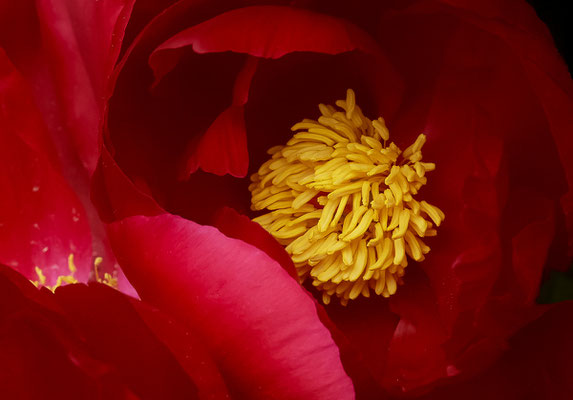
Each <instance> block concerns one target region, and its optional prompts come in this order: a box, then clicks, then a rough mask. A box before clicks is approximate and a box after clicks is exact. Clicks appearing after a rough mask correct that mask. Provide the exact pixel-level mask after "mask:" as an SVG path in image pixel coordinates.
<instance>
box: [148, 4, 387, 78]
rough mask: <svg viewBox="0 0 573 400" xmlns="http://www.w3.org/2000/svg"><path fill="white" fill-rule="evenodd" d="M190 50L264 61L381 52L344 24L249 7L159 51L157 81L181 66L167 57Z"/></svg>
mask: <svg viewBox="0 0 573 400" xmlns="http://www.w3.org/2000/svg"><path fill="white" fill-rule="evenodd" d="M185 46H192V47H193V51H195V52H196V53H213V52H225V51H233V52H237V53H245V54H250V55H252V56H255V57H262V58H280V57H282V56H284V55H285V54H288V53H292V52H295V51H297V52H304V51H307V52H316V53H324V54H340V53H344V52H347V51H352V50H358V49H359V50H363V51H365V52H368V53H376V52H377V46H376V44H375V43H374V42H373V41H372V39H371V38H370V37H369V36H368V35H367V34H366V33H365V32H364V31H362V30H361V29H360V28H358V27H356V26H355V25H353V24H350V23H349V22H347V21H345V20H343V19H339V18H335V17H330V16H328V15H323V14H318V13H314V12H310V11H307V10H303V9H299V8H292V7H280V6H253V7H245V8H240V9H237V10H232V11H228V12H226V13H223V14H220V15H218V16H216V17H215V18H212V19H210V20H208V21H205V22H202V23H200V24H198V25H196V26H193V27H191V28H188V29H186V30H184V31H183V32H181V33H179V34H177V35H175V36H174V37H172V38H171V39H169V40H167V41H166V42H165V43H163V44H162V45H161V46H159V47H158V48H157V49H156V50H155V51H154V52H153V54H152V55H151V57H150V65H151V66H152V68H153V70H154V72H155V77H156V80H158V79H161V77H163V76H164V75H165V74H166V73H167V72H169V71H170V70H171V69H172V68H173V67H174V66H175V64H176V63H177V57H174V56H173V55H171V56H170V57H166V56H165V55H163V54H162V53H163V52H165V51H166V50H174V49H180V48H182V47H185Z"/></svg>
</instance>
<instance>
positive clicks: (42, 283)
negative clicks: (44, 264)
mask: <svg viewBox="0 0 573 400" xmlns="http://www.w3.org/2000/svg"><path fill="white" fill-rule="evenodd" d="M68 270H69V271H70V274H69V275H60V276H58V278H57V279H56V284H55V285H52V286H49V285H46V276H45V275H44V272H43V270H42V268H40V267H38V266H36V268H35V271H36V275H38V280H37V281H32V283H33V284H34V286H36V287H37V288H40V287H45V288H47V289H49V290H51V291H52V292H53V291H55V290H56V289H57V288H59V287H60V286H62V285H63V284H70V283H78V280H77V279H76V278H75V277H74V275H75V273H76V271H77V270H78V269H77V267H76V264H75V263H74V255H73V254H70V255H69V256H68Z"/></svg>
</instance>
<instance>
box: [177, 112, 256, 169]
mask: <svg viewBox="0 0 573 400" xmlns="http://www.w3.org/2000/svg"><path fill="white" fill-rule="evenodd" d="M199 167H200V168H201V169H202V170H203V171H205V172H210V173H213V174H215V175H220V176H222V175H225V174H231V175H232V176H235V177H237V178H242V177H244V176H246V175H247V169H248V167H249V154H248V153H247V133H246V132H245V116H244V115H243V107H242V106H231V107H229V108H227V109H226V110H225V111H223V112H222V113H221V114H219V116H218V117H217V119H216V120H215V121H214V122H213V123H212V124H211V126H210V127H209V128H208V129H207V131H206V132H205V133H204V134H203V136H201V138H200V139H199V143H197V144H195V145H193V144H192V145H191V148H190V155H189V158H188V159H187V161H186V165H185V169H184V172H183V175H182V177H185V178H186V177H188V176H189V175H190V174H192V173H193V172H195V171H196V170H197V169H198V168H199Z"/></svg>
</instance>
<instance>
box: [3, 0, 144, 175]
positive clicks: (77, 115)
mask: <svg viewBox="0 0 573 400" xmlns="http://www.w3.org/2000/svg"><path fill="white" fill-rule="evenodd" d="M132 3H133V0H104V1H97V2H90V3H85V4H84V3H82V4H80V3H77V2H75V1H53V0H39V1H37V2H35V6H30V7H22V6H20V7H16V6H13V7H8V10H7V11H6V14H5V15H6V17H7V19H8V20H9V21H8V22H4V21H2V25H4V26H7V27H8V29H7V30H6V31H4V30H2V31H0V37H2V44H3V46H4V47H5V49H6V52H7V53H8V54H9V56H10V58H11V59H12V60H13V61H14V63H15V64H16V65H17V66H18V69H19V70H21V71H24V73H25V75H26V78H27V79H29V80H30V81H31V82H33V87H34V90H35V95H36V100H37V102H38V104H39V106H40V108H41V110H42V113H43V114H44V116H45V119H46V121H48V123H49V127H50V131H51V134H52V138H53V140H54V142H55V143H56V146H57V147H58V150H59V151H60V154H61V156H62V157H63V158H65V160H66V163H70V165H73V166H74V167H79V168H82V167H81V166H79V165H78V166H76V163H77V157H78V155H79V158H80V159H81V162H82V164H83V167H84V168H86V169H87V170H88V171H89V172H92V171H93V168H95V164H96V162H97V157H98V144H99V143H98V135H99V126H100V118H101V115H102V111H103V105H104V102H103V100H104V99H105V95H104V92H105V90H106V84H107V79H108V78H109V75H110V74H111V70H112V68H113V66H114V64H115V61H116V59H117V56H118V54H119V49H120V43H121V38H122V36H123V29H124V28H125V25H126V23H127V16H128V15H129V13H130V11H131V6H132ZM74 153H75V154H74Z"/></svg>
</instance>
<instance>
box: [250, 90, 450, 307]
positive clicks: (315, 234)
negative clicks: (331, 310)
mask: <svg viewBox="0 0 573 400" xmlns="http://www.w3.org/2000/svg"><path fill="white" fill-rule="evenodd" d="M336 105H337V106H338V107H339V108H340V109H341V110H340V109H337V108H335V107H334V106H330V105H324V104H320V105H319V110H320V113H321V116H320V117H319V118H318V120H317V121H315V120H311V119H305V120H303V121H302V122H299V123H297V124H295V125H294V126H293V127H292V128H291V129H292V131H293V132H294V134H293V137H292V138H291V139H290V140H289V141H288V142H287V144H286V145H285V146H274V147H272V148H271V149H269V151H268V153H269V154H270V155H271V156H272V158H271V159H270V160H269V161H267V162H265V163H264V164H263V165H262V166H261V167H260V168H259V170H258V172H257V173H256V174H253V175H252V176H251V181H252V182H253V183H252V184H251V185H250V186H249V190H250V191H251V202H252V209H253V210H254V211H261V210H265V211H266V213H265V214H263V215H261V216H259V217H257V218H255V219H254V221H256V222H257V223H259V224H260V225H261V226H263V227H264V228H265V229H266V230H267V231H269V232H270V233H271V234H272V235H273V236H274V237H275V238H276V239H277V240H278V241H279V242H280V243H281V244H283V245H284V246H285V248H286V251H287V252H288V253H289V254H290V255H291V258H292V260H293V262H294V264H295V266H296V268H297V272H298V275H299V278H300V280H301V282H302V281H304V280H305V279H307V278H310V279H311V280H312V285H313V286H314V287H316V288H317V289H319V290H321V291H322V299H323V302H324V303H325V304H329V303H330V301H331V296H336V297H338V298H339V299H340V302H341V304H347V303H348V301H349V300H352V299H355V298H356V297H358V296H360V295H362V296H365V297H369V296H370V294H371V290H372V291H373V292H374V293H376V294H377V295H382V296H384V297H388V296H390V295H392V294H394V293H395V292H396V290H397V287H398V284H401V283H402V279H401V277H402V276H403V275H404V272H405V271H404V268H406V266H407V265H408V259H410V260H414V261H422V260H424V255H425V254H427V253H428V251H429V250H430V248H429V247H428V246H427V245H426V244H425V243H424V242H423V241H422V240H421V238H422V237H426V236H435V235H436V233H437V232H436V230H435V229H434V227H435V226H439V225H440V224H441V222H442V221H443V220H444V213H443V212H442V211H441V210H440V209H439V208H437V207H436V206H433V205H431V204H428V203H427V202H425V201H417V200H415V198H414V197H415V196H416V195H417V194H418V191H419V190H420V188H421V187H422V186H423V185H425V184H426V182H427V178H426V176H425V175H426V173H427V172H428V171H433V170H434V169H435V164H433V163H426V162H422V161H421V159H422V147H423V146H424V144H425V143H426V136H425V135H423V134H421V135H419V136H418V138H417V139H416V140H415V142H414V143H413V144H412V145H411V146H409V147H408V148H407V149H406V150H404V151H403V152H402V151H401V150H400V148H398V146H396V144H394V143H392V142H390V143H387V141H389V137H390V136H389V131H388V128H387V126H386V122H385V121H384V119H383V118H381V117H380V118H378V119H376V120H370V119H368V118H366V117H365V116H364V114H363V113H362V110H361V109H360V107H359V106H358V105H357V104H356V97H355V94H354V91H352V90H351V89H349V90H348V91H347V94H346V99H345V100H339V101H337V102H336Z"/></svg>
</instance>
